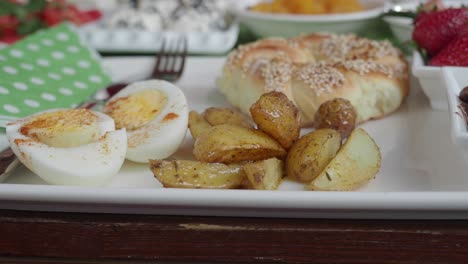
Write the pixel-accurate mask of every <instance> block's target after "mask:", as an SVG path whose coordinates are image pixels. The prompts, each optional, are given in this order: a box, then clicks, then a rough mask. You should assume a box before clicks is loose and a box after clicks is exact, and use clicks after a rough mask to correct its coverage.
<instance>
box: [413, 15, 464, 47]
mask: <svg viewBox="0 0 468 264" xmlns="http://www.w3.org/2000/svg"><path fill="white" fill-rule="evenodd" d="M467 21H468V8H465V7H461V8H449V9H445V10H441V11H435V12H429V13H423V15H422V16H421V17H420V18H419V19H418V18H417V19H416V20H415V25H414V31H413V40H414V41H416V43H417V44H418V45H419V47H420V48H423V49H425V50H426V51H427V53H428V54H429V56H434V55H436V54H437V53H438V52H439V51H441V50H442V49H443V48H444V47H445V46H447V44H448V43H449V42H450V41H452V40H453V39H454V38H455V37H456V36H457V34H458V33H459V32H460V31H461V29H463V28H464V27H466V22H467Z"/></svg>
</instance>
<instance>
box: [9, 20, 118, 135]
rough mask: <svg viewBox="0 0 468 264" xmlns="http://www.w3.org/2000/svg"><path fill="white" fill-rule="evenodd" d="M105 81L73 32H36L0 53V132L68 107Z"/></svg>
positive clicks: (93, 54)
mask: <svg viewBox="0 0 468 264" xmlns="http://www.w3.org/2000/svg"><path fill="white" fill-rule="evenodd" d="M110 82H111V79H110V77H109V76H108V75H107V73H106V72H105V71H104V69H103V67H102V65H101V62H100V59H99V57H98V55H97V53H96V52H95V51H94V50H92V49H90V48H89V47H88V46H87V45H86V44H85V43H83V42H82V41H81V39H80V37H79V35H78V33H77V32H76V31H75V29H74V27H73V26H71V25H68V24H62V25H59V26H56V27H53V28H50V29H47V30H42V31H39V32H37V33H35V34H33V35H31V36H29V37H27V38H25V39H24V40H22V41H20V42H18V43H16V44H14V45H11V46H9V47H6V48H4V49H1V50H0V127H3V128H4V127H5V126H6V124H7V123H8V122H10V121H12V120H15V119H17V118H21V117H25V116H28V115H31V114H33V113H36V112H39V111H43V110H46V109H50V108H72V107H76V106H77V105H78V104H80V103H81V102H83V101H85V100H87V99H88V98H90V97H91V96H92V95H93V94H94V93H95V92H96V91H97V90H99V89H101V88H104V87H106V86H107V85H109V84H110Z"/></svg>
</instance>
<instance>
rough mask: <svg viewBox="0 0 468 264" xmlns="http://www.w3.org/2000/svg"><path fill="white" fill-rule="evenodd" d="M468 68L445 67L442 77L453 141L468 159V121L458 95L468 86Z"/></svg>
mask: <svg viewBox="0 0 468 264" xmlns="http://www.w3.org/2000/svg"><path fill="white" fill-rule="evenodd" d="M467 73H468V70H467V69H466V68H465V69H463V68H460V67H443V68H442V72H441V77H442V79H443V80H444V84H445V88H446V89H445V90H446V93H447V98H448V105H449V118H450V126H451V136H452V141H453V143H454V144H455V145H456V146H457V147H458V148H459V149H460V150H461V151H462V152H463V155H464V156H465V159H466V160H468V130H467V128H466V123H465V122H466V121H465V120H464V118H463V116H462V115H461V111H460V109H459V108H458V106H459V105H460V103H461V102H460V99H458V95H459V94H460V91H461V90H462V89H463V87H466V86H468V74H467Z"/></svg>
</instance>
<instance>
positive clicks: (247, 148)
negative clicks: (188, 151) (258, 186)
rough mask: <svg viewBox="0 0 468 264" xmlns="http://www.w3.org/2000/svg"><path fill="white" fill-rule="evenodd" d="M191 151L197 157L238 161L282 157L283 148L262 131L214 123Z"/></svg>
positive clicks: (203, 159)
mask: <svg viewBox="0 0 468 264" xmlns="http://www.w3.org/2000/svg"><path fill="white" fill-rule="evenodd" d="M193 154H194V156H195V158H196V159H197V160H199V161H204V162H219V163H240V162H244V161H258V160H265V159H269V158H273V157H276V158H279V159H282V158H284V157H285V156H286V151H285V150H284V149H283V148H282V147H281V146H280V145H279V144H278V142H276V141H275V140H274V139H272V138H271V137H270V136H268V135H267V134H265V133H263V132H262V131H259V130H255V129H251V128H245V127H240V126H235V125H227V124H226V125H219V126H214V127H212V128H211V129H210V130H208V131H207V132H206V133H203V134H202V135H201V136H200V137H199V138H198V139H197V140H196V141H195V145H194V148H193Z"/></svg>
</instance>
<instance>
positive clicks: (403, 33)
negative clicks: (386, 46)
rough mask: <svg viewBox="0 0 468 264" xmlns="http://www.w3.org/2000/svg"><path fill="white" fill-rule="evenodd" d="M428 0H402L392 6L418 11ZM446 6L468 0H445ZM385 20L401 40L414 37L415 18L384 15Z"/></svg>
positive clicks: (396, 9)
mask: <svg viewBox="0 0 468 264" xmlns="http://www.w3.org/2000/svg"><path fill="white" fill-rule="evenodd" d="M426 2H427V0H415V1H401V3H398V4H395V5H393V6H392V7H391V8H392V9H393V10H395V11H416V9H417V8H418V6H419V5H420V4H421V3H426ZM444 4H445V5H446V6H452V7H459V6H461V5H463V4H465V5H466V4H468V0H445V1H444ZM383 20H384V21H385V22H386V23H387V24H388V25H389V26H390V29H391V30H392V33H393V35H395V37H396V39H397V40H398V41H400V42H406V41H409V40H411V39H412V34H413V29H414V26H413V19H412V18H407V17H399V16H384V17H383Z"/></svg>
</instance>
